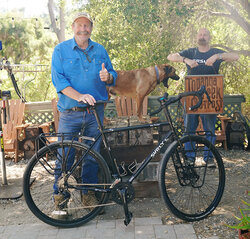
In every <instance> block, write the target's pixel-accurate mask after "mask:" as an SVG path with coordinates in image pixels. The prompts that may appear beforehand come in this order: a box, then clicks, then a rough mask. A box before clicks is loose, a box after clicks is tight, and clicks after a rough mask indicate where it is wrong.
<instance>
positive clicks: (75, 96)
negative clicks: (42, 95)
mask: <svg viewBox="0 0 250 239" xmlns="http://www.w3.org/2000/svg"><path fill="white" fill-rule="evenodd" d="M62 93H63V94H64V95H66V96H68V97H69V98H71V99H73V100H77V101H79V98H80V96H81V94H80V93H79V92H78V91H76V90H75V89H73V88H72V87H70V86H68V87H66V88H65V89H63V90H62Z"/></svg>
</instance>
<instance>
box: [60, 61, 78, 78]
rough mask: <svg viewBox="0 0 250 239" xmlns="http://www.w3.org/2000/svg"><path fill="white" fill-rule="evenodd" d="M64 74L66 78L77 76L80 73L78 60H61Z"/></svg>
mask: <svg viewBox="0 0 250 239" xmlns="http://www.w3.org/2000/svg"><path fill="white" fill-rule="evenodd" d="M63 70H64V74H65V75H66V76H68V77H74V76H77V75H78V76H79V74H80V72H81V66H80V59H79V58H65V59H63Z"/></svg>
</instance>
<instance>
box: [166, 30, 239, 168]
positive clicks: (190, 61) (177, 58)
mask: <svg viewBox="0 0 250 239" xmlns="http://www.w3.org/2000/svg"><path fill="white" fill-rule="evenodd" d="M210 40H211V36H210V32H209V31H208V30H207V29H206V28H201V29H200V30H199V31H198V33H197V44H198V47H195V48H189V49H187V50H183V51H181V52H180V53H172V54H170V55H168V60H170V61H173V62H183V63H185V64H186V66H187V73H188V75H211V74H218V72H219V67H220V64H221V63H222V61H226V62H232V61H235V60H238V58H239V56H238V54H236V53H230V52H224V51H222V50H220V49H217V48H211V47H210ZM199 116H200V117H201V120H202V124H203V128H204V130H205V131H206V137H207V139H208V140H210V142H212V143H213V144H214V143H215V140H216V137H215V123H216V114H201V115H199V114H186V115H185V116H184V126H185V129H186V131H187V132H195V131H196V129H197V127H198V123H199ZM209 132H211V133H209ZM185 147H186V149H187V150H191V149H192V147H191V145H190V144H186V145H185ZM209 156H211V154H210V155H204V160H205V161H207V163H208V166H212V167H213V166H214V164H213V160H212V158H210V157H209ZM191 158H192V157H191Z"/></svg>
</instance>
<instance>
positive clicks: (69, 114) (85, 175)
mask: <svg viewBox="0 0 250 239" xmlns="http://www.w3.org/2000/svg"><path fill="white" fill-rule="evenodd" d="M97 113H98V115H99V117H100V120H101V122H102V123H103V118H104V107H103V106H102V105H100V106H99V107H97ZM81 131H82V132H83V135H84V136H88V137H95V136H96V135H97V134H98V133H99V130H98V124H97V122H96V119H95V116H94V114H93V113H88V112H87V111H84V112H75V111H65V112H61V113H60V120H59V128H58V133H70V134H77V133H79V132H81ZM64 139H65V140H66V139H68V140H70V139H72V136H70V135H66V136H65V137H64ZM60 140H61V139H60V138H59V141H60ZM84 143H85V144H87V145H90V144H91V143H93V141H89V140H86V141H85V142H84ZM100 146H101V138H99V140H98V142H96V143H95V145H94V147H93V148H92V149H93V150H95V151H97V152H99V151H100ZM74 151H75V150H74V149H71V150H70V152H69V156H68V160H67V166H66V169H67V170H69V169H70V168H71V167H72V165H73V163H74V157H75V152H74ZM58 155H59V156H58V157H57V158H58V159H57V160H56V170H55V183H54V186H53V188H54V193H55V194H58V193H59V191H58V187H57V181H58V178H59V177H60V176H61V167H62V164H61V163H62V162H61V157H60V155H62V149H60V150H58ZM64 155H67V149H66V150H65V154H64ZM97 174H98V164H97V163H96V161H95V160H94V159H93V158H92V157H90V156H87V157H86V158H85V159H84V161H83V165H82V173H81V176H82V183H97V182H98V176H97ZM85 193H86V192H85Z"/></svg>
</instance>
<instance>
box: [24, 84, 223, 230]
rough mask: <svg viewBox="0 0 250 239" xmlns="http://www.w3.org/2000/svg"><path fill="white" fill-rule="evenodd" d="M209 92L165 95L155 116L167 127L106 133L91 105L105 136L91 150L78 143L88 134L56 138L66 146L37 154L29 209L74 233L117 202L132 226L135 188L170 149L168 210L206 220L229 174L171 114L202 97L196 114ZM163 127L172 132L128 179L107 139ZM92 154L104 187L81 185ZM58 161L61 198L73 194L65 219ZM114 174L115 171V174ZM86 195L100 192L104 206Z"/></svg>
mask: <svg viewBox="0 0 250 239" xmlns="http://www.w3.org/2000/svg"><path fill="white" fill-rule="evenodd" d="M204 93H206V94H207V92H206V90H205V87H202V88H201V89H200V90H199V91H195V92H184V93H181V94H179V95H178V96H175V97H173V98H169V97H168V94H167V93H165V95H164V96H163V97H161V98H159V99H158V101H159V102H160V107H159V109H158V110H156V111H155V112H152V113H151V115H154V114H157V113H159V112H160V111H161V110H164V114H165V116H166V119H167V121H166V122H162V123H151V124H145V125H136V126H128V127H119V128H108V129H104V128H103V126H102V124H101V123H100V119H99V116H98V115H97V113H96V111H95V106H86V108H87V109H88V110H90V111H92V112H93V114H95V117H96V119H97V122H98V125H99V131H100V132H99V134H98V135H97V136H96V138H94V139H90V138H87V140H92V141H93V142H92V144H91V145H90V146H87V145H86V144H84V143H83V142H79V141H77V140H76V138H74V137H78V138H80V139H81V140H82V139H86V137H84V136H82V135H78V136H74V137H73V138H72V140H65V139H64V137H65V135H64V134H60V135H58V134H56V136H59V137H60V141H58V142H55V143H51V144H48V145H45V146H44V147H43V148H41V149H40V150H38V152H36V154H35V155H34V156H33V157H32V158H31V160H30V161H29V163H28V165H27V167H26V169H25V172H24V177H23V193H24V197H25V200H26V203H27V205H28V207H29V209H30V210H31V211H32V212H33V214H34V215H35V216H36V217H38V218H39V219H40V220H42V221H43V222H45V223H47V224H50V225H52V226H56V227H67V228H69V227H76V226H80V225H83V224H85V223H87V222H88V221H90V220H92V219H93V218H94V217H95V216H97V215H98V214H99V213H100V211H101V210H102V208H103V207H107V206H109V205H114V204H115V203H116V204H119V205H122V206H123V209H124V214H125V219H124V224H125V225H128V224H129V223H130V221H131V219H132V213H131V212H130V211H129V209H128V204H129V203H130V202H131V201H132V200H133V198H134V195H135V191H134V188H133V185H132V183H133V181H134V180H135V179H136V178H137V177H138V175H140V173H141V172H142V171H143V169H144V168H145V167H146V166H147V165H148V163H149V162H150V161H151V160H152V159H153V158H154V157H155V156H156V154H157V153H159V151H160V149H162V148H163V147H164V146H166V145H167V149H166V151H165V153H164V154H163V156H162V159H161V162H160V167H159V172H158V176H159V185H160V191H161V195H162V197H163V200H164V201H165V204H166V206H167V207H168V208H169V210H170V211H171V212H172V213H173V214H174V215H175V216H177V217H179V218H180V219H183V220H186V221H198V220H201V219H204V218H206V217H207V216H208V215H210V214H211V213H212V212H213V211H214V210H215V208H216V207H217V205H218V204H219V202H220V200H221V197H222V195H223V191H224V186H225V169H224V165H223V161H222V158H221V156H220V154H219V152H218V150H217V149H216V148H215V146H214V145H212V144H211V143H210V142H209V141H208V140H207V139H206V138H205V137H202V136H199V135H190V134H187V135H184V136H182V137H179V136H177V132H176V130H175V128H174V126H173V122H172V119H171V116H170V113H169V110H168V106H169V105H171V104H172V103H174V102H177V101H179V100H180V99H181V98H183V97H186V96H196V97H198V99H199V101H198V103H197V104H196V105H195V106H193V107H192V109H195V108H197V107H199V106H200V105H201V103H202V97H203V94H204ZM207 97H208V94H207ZM103 103H107V101H101V102H97V103H96V105H98V104H103ZM160 125H169V126H170V128H171V130H170V131H169V132H168V133H167V134H166V136H165V137H164V138H163V139H162V140H161V142H159V143H158V145H157V146H156V147H155V148H154V149H153V151H152V152H151V153H150V155H148V156H147V157H146V158H145V159H144V160H143V161H142V163H140V164H138V165H137V167H136V169H135V170H134V172H133V173H132V175H131V176H129V178H128V179H127V180H125V179H124V178H123V177H122V175H121V172H120V169H119V165H117V160H116V159H115V158H114V157H113V155H112V150H111V148H110V146H109V143H108V142H107V138H106V136H107V134H110V133H114V132H121V131H127V130H134V129H142V128H153V127H159V126H160ZM50 136H51V135H41V136H40V137H39V140H42V139H43V140H47V137H50ZM52 136H54V135H52ZM100 137H102V141H103V144H104V147H105V149H106V150H107V153H108V157H109V160H110V162H111V166H110V167H109V166H108V164H107V162H106V161H105V160H104V158H103V157H102V156H101V155H100V154H99V153H97V152H95V151H93V150H92V147H93V145H94V144H95V142H96V141H97V140H98V139H99V138H100ZM186 143H192V144H193V147H192V152H190V151H186V150H185V144H186ZM71 150H73V152H74V157H75V160H74V163H73V165H72V166H71V167H70V168H69V169H66V162H67V159H68V155H69V152H70V151H71ZM71 152H72V151H71ZM189 153H193V155H194V156H195V161H192V162H191V161H190V158H189V156H188V155H189ZM206 153H210V154H212V156H213V160H214V164H215V167H214V168H210V167H208V165H207V162H205V161H204V160H203V157H204V154H206ZM86 155H90V156H91V157H92V158H93V159H94V160H95V162H96V163H97V164H98V183H94V184H91V183H88V184H84V183H82V182H81V176H80V175H79V170H81V165H82V163H83V162H84V158H85V157H86ZM192 159H193V158H192ZM56 160H58V161H59V162H61V169H60V180H58V187H59V190H60V192H61V193H64V194H65V195H67V197H65V200H64V202H63V203H62V205H61V208H62V210H64V211H65V212H67V216H66V217H65V218H60V219H58V218H54V217H53V216H52V211H53V210H54V202H53V184H54V181H55V179H54V177H55V174H56V170H55V161H56ZM110 172H112V175H111V173H110ZM111 176H112V177H111ZM34 179H35V180H34ZM83 190H88V191H92V192H94V193H95V196H96V198H97V201H98V204H97V205H95V206H93V207H92V208H90V207H89V206H88V207H86V206H83V205H82V203H81V194H82V191H83ZM90 209H91V210H90Z"/></svg>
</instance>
